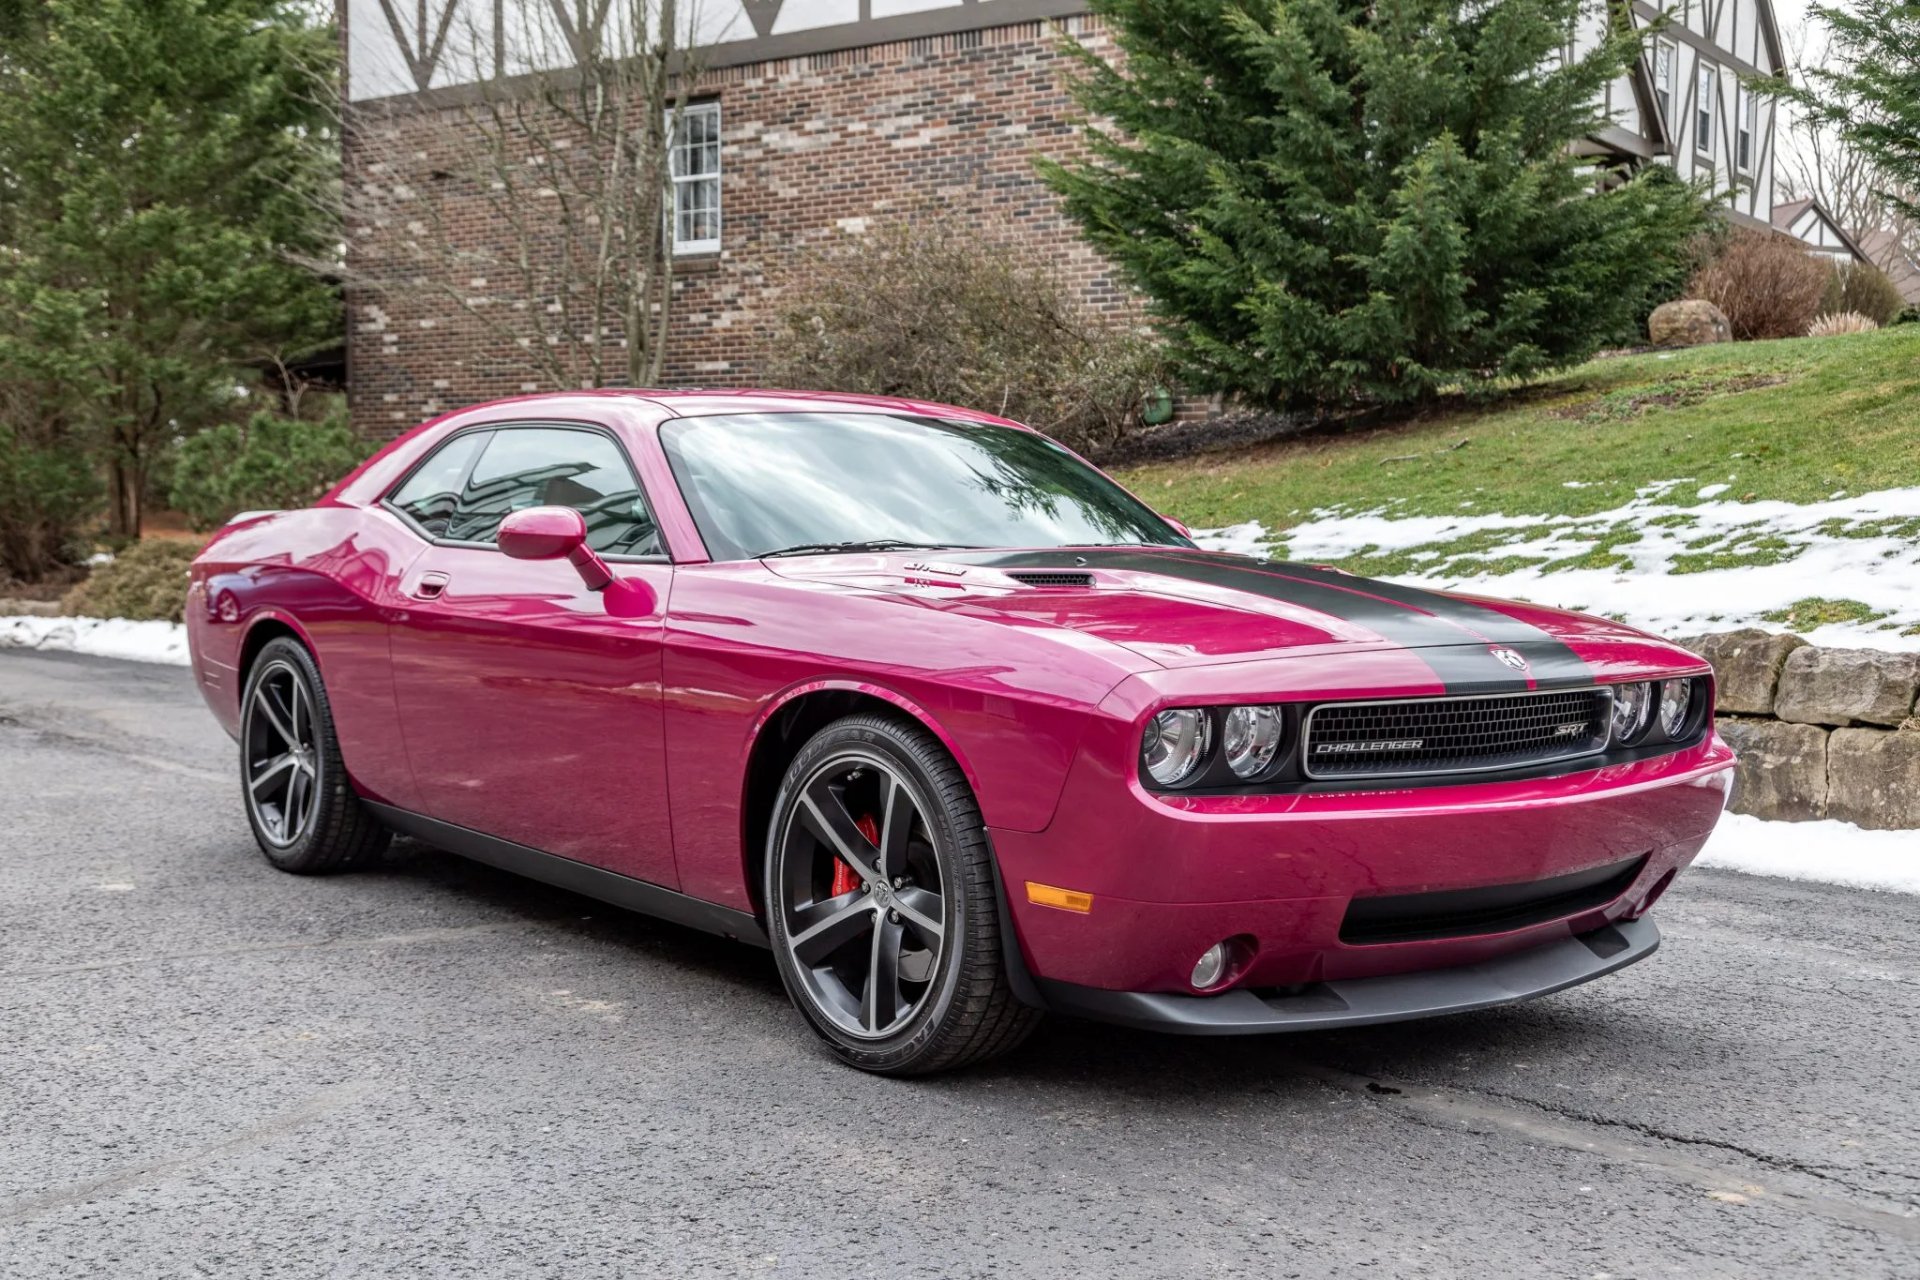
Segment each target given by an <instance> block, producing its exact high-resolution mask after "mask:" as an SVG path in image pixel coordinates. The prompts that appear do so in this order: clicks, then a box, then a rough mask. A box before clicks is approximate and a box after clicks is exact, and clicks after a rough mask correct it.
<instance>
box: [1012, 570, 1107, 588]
mask: <svg viewBox="0 0 1920 1280" xmlns="http://www.w3.org/2000/svg"><path fill="white" fill-rule="evenodd" d="M1007 576H1008V577H1009V578H1012V579H1013V580H1014V581H1015V582H1018V583H1019V584H1021V585H1022V586H1026V587H1090V586H1092V585H1093V575H1092V574H1091V573H1085V572H1079V573H1076V572H1074V571H1073V570H1071V569H1016V570H1014V571H1013V572H1011V573H1009V574H1007Z"/></svg>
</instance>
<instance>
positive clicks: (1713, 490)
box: [1698, 484, 1733, 498]
mask: <svg viewBox="0 0 1920 1280" xmlns="http://www.w3.org/2000/svg"><path fill="white" fill-rule="evenodd" d="M1732 487H1733V486H1732V485H1726V484H1710V485H1707V486H1706V487H1705V488H1703V489H1701V490H1700V493H1699V495H1698V496H1700V497H1702V498H1717V497H1719V496H1720V495H1721V494H1723V493H1725V492H1726V491H1727V490H1728V489H1731V488H1732Z"/></svg>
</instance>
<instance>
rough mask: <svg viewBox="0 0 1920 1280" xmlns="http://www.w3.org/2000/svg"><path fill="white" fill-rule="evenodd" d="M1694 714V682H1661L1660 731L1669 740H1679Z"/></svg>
mask: <svg viewBox="0 0 1920 1280" xmlns="http://www.w3.org/2000/svg"><path fill="white" fill-rule="evenodd" d="M1692 712H1693V681H1691V680H1662V681H1661V682H1660V731H1661V732H1662V733H1664V734H1666V735H1667V737H1669V738H1673V739H1676V740H1677V739H1678V738H1679V737H1680V735H1681V734H1682V733H1684V732H1686V728H1687V721H1688V720H1689V719H1690V718H1691V716H1692Z"/></svg>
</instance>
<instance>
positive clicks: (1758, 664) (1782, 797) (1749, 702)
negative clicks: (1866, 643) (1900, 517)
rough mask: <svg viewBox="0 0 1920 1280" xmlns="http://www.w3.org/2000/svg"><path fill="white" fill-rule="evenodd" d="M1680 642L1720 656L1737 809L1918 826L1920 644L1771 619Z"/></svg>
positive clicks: (1722, 711) (1722, 716)
mask: <svg viewBox="0 0 1920 1280" xmlns="http://www.w3.org/2000/svg"><path fill="white" fill-rule="evenodd" d="M1676 643H1678V644H1682V645H1685V646H1686V647H1687V648H1689V649H1691V650H1693V651H1694V652H1695V653H1698V654H1700V655H1701V656H1702V657H1704V658H1706V659H1707V661H1709V662H1711V663H1712V664H1713V670H1714V675H1715V677H1716V678H1717V681H1718V684H1719V699H1718V706H1717V708H1716V710H1717V711H1718V713H1719V715H1718V721H1719V726H1720V734H1721V736H1722V737H1724V738H1725V739H1726V740H1727V741H1728V742H1729V743H1731V744H1732V746H1733V749H1734V750H1735V751H1737V752H1739V753H1740V771H1739V774H1738V778H1737V781H1736V782H1735V784H1734V789H1733V803H1732V806H1731V807H1732V809H1733V811H1734V812H1735V813H1750V814H1753V815H1754V816H1756V817H1761V818H1783V819H1787V820H1789V821H1806V820H1809V819H1813V818H1838V819H1840V820H1841V821H1843V822H1851V823H1853V824H1855V825H1856V826H1861V827H1874V828H1880V829H1883V830H1884V829H1912V828H1920V717H1916V715H1915V707H1914V703H1915V699H1916V697H1920V654H1913V653H1881V652H1879V651H1877V650H1873V649H1821V648H1816V647H1814V646H1813V645H1810V644H1808V643H1807V642H1806V641H1804V640H1802V639H1801V638H1800V637H1798V636H1793V635H1774V634H1770V633H1768V632H1765V631H1729V632H1724V633H1721V634H1719V635H1710V636H1698V637H1693V638H1690V639H1682V640H1679V641H1676Z"/></svg>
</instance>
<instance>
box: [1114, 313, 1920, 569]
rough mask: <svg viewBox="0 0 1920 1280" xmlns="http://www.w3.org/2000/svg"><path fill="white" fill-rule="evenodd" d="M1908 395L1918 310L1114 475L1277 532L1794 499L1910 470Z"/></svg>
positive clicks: (1913, 462) (1199, 518)
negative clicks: (1903, 319)
mask: <svg viewBox="0 0 1920 1280" xmlns="http://www.w3.org/2000/svg"><path fill="white" fill-rule="evenodd" d="M1917 393H1920V325H1908V326H1902V327H1899V328H1895V329H1887V330H1883V331H1881V332H1878V333H1869V334H1860V335H1856V336H1850V337H1840V338H1800V339H1793V340H1789V341H1783V342H1753V343H1739V344H1731V345H1723V346H1712V347H1696V348H1693V349H1691V350H1686V351H1678V352H1673V353H1669V354H1648V355H1638V356H1626V357H1620V358H1614V359H1605V360H1596V361H1593V362H1591V363H1589V364H1585V365H1581V366H1580V367H1578V368H1576V369H1572V370H1570V371H1568V372H1566V373H1564V374H1561V375H1559V376H1556V377H1553V378H1550V379H1546V380H1543V381H1541V382H1538V383H1534V384H1531V385H1528V386H1526V387H1523V388H1521V389H1519V390H1516V391H1514V392H1512V393H1511V394H1509V395H1506V396H1503V397H1501V398H1500V399H1498V400H1496V401H1493V402H1491V403H1486V404H1482V405H1479V406H1468V405H1461V406H1458V407H1447V408H1443V409H1438V410H1434V411H1431V412H1429V413H1428V414H1426V415H1424V416H1422V417H1420V418H1418V419H1415V420H1413V421H1410V422H1405V423H1401V424H1399V425H1396V426H1392V427H1383V428H1377V429H1373V430H1369V431H1366V432H1363V433H1359V434H1352V435H1346V436H1340V437H1329V438H1317V439H1312V440H1302V441H1295V442H1290V443H1281V444H1274V445H1266V446H1261V447H1258V448H1254V449H1248V450H1239V451H1235V452H1230V453H1213V454H1205V455H1201V456H1199V457H1194V458H1187V459H1183V460H1180V461H1177V462H1166V463H1154V464H1150V465H1147V466H1141V467H1136V468H1132V469H1129V470H1124V471H1122V472H1121V473H1120V478H1121V479H1122V481H1124V482H1125V483H1126V484H1127V485H1128V486H1129V487H1131V488H1132V489H1133V490H1134V491H1135V492H1137V493H1139V494H1140V496H1141V497H1143V498H1145V499H1146V500H1148V501H1149V502H1151V503H1153V504H1154V505H1155V506H1156V507H1157V508H1159V509H1160V510H1161V511H1164V512H1166V513H1167V514H1168V515H1171V516H1174V517H1175V518H1177V519H1179V520H1182V521H1185V522H1186V523H1187V524H1189V525H1192V526H1194V527H1196V528H1213V527H1218V526H1221V525H1228V524H1238V523H1241V522H1243V521H1248V520H1259V521H1261V522H1262V523H1263V524H1265V525H1266V527H1267V528H1268V529H1269V530H1270V531H1272V532H1275V533H1279V532H1282V531H1284V530H1285V529H1287V528H1289V527H1290V526H1292V525H1294V524H1296V523H1299V522H1300V521H1302V520H1304V519H1306V518H1308V517H1309V516H1310V515H1311V514H1312V513H1313V512H1315V511H1316V510H1327V509H1332V510H1336V511H1344V512H1349V513H1351V512H1360V511H1369V510H1375V509H1380V508H1384V507H1387V506H1389V505H1391V507H1392V514H1393V515H1396V516H1411V515H1445V514H1454V513H1458V512H1461V511H1463V510H1465V511H1471V512H1500V513H1504V514H1508V515H1521V514H1541V515H1576V516H1577V515H1588V514H1593V513H1597V512H1602V511H1609V510H1612V509H1614V508H1616V507H1619V506H1621V505H1623V504H1624V503H1626V502H1628V501H1630V500H1631V499H1632V498H1633V496H1634V491H1635V490H1636V489H1638V488H1640V487H1641V486H1643V485H1646V484H1649V483H1652V482H1655V481H1662V480H1674V479H1678V478H1681V477H1691V478H1693V479H1695V480H1697V481H1698V482H1699V485H1698V486H1682V487H1679V488H1676V489H1675V490H1673V491H1672V493H1670V494H1669V495H1668V496H1667V497H1666V498H1665V499H1664V501H1666V502H1669V503H1675V504H1682V505H1684V504H1688V503H1692V502H1694V501H1697V499H1695V497H1694V494H1695V492H1696V491H1697V488H1698V487H1699V486H1705V485H1709V484H1717V483H1724V484H1727V485H1728V486H1729V488H1728V489H1727V491H1726V492H1725V493H1723V494H1721V495H1719V496H1718V500H1719V501H1722V502H1724V501H1728V500H1741V499H1753V498H1779V499H1784V500H1786V501H1790V502H1802V503H1804V502H1813V501H1818V500H1820V499H1824V498H1827V497H1829V496H1831V495H1833V494H1834V493H1835V492H1836V491H1840V490H1845V491H1846V492H1847V493H1849V494H1856V493H1862V492H1866V491H1868V490H1872V489H1887V488H1898V487H1904V486H1908V485H1920V394H1917ZM1569 481H1577V482H1579V484H1580V486H1581V487H1578V488H1569V487H1568V485H1567V482H1569ZM1724 553H1725V554H1731V555H1750V554H1761V555H1764V554H1766V548H1764V547H1760V548H1752V547H1744V548H1740V549H1737V550H1733V549H1724ZM1601 554H1604V552H1602V553H1601ZM1715 554H1716V552H1715V550H1714V549H1713V548H1710V547H1708V548H1702V555H1703V556H1704V557H1707V558H1708V560H1711V558H1712V557H1713V556H1714V555H1715ZM1369 567H1370V568H1378V567H1391V566H1378V567H1376V566H1369ZM1703 567H1719V566H1712V565H1710V564H1703Z"/></svg>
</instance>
